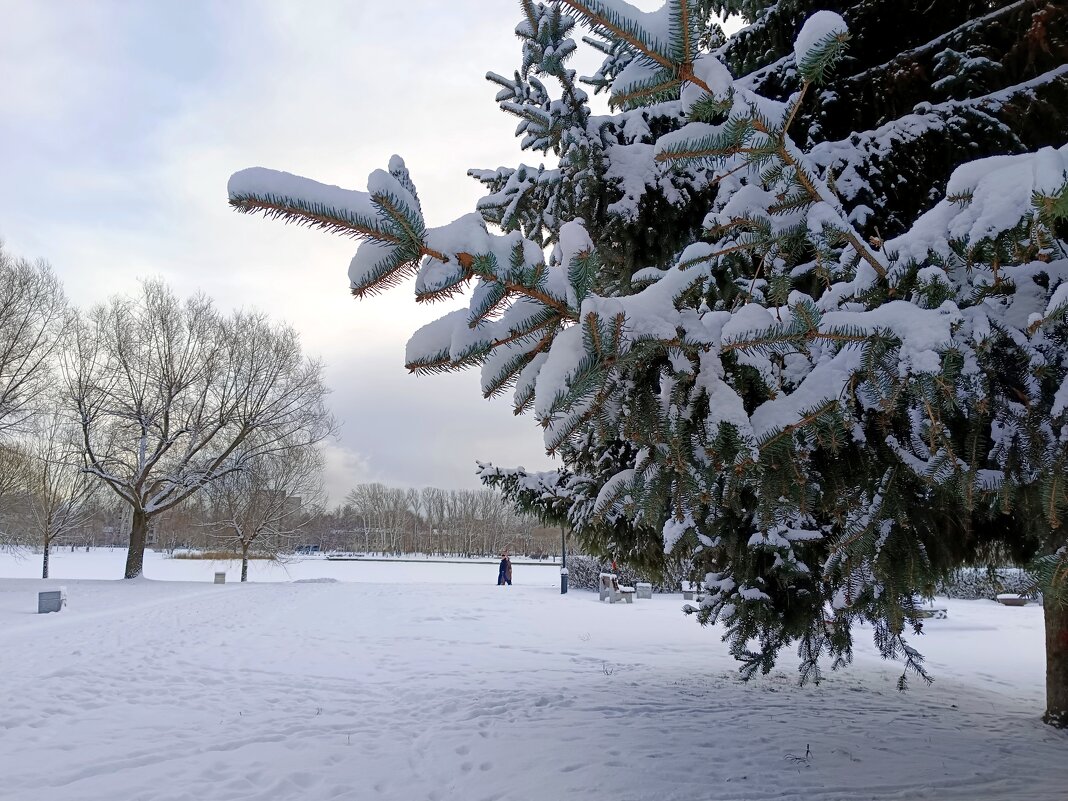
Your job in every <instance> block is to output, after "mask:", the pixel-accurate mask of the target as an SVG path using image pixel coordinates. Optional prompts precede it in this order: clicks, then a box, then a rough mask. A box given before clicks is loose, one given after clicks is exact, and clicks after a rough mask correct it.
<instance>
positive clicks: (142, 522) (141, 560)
mask: <svg viewBox="0 0 1068 801" xmlns="http://www.w3.org/2000/svg"><path fill="white" fill-rule="evenodd" d="M147 538H148V515H147V514H145V513H144V512H142V511H141V510H140V509H134V510H133V522H132V523H131V525H130V548H129V550H128V551H127V552H126V575H125V576H123V578H128V579H132V578H137V577H138V576H140V575H141V574H142V573H143V572H144V569H145V540H146V539H147Z"/></svg>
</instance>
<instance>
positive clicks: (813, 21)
mask: <svg viewBox="0 0 1068 801" xmlns="http://www.w3.org/2000/svg"><path fill="white" fill-rule="evenodd" d="M848 32H849V27H848V26H847V25H846V21H845V20H844V19H842V17H841V16H840V15H838V14H835V13H834V12H833V11H827V10H823V11H817V12H816V13H815V14H813V15H812V16H811V17H809V18H808V19H807V20H805V24H804V25H802V26H801V30H800V31H799V32H798V34H797V38H796V39H795V40H794V62H795V63H797V64H800V63H801V62H802V61H804V60H805V56H807V55H808V54H809V51H811V50H812V49H814V48H815V47H816V45H818V44H820V43H821V42H823V41H824V40H825V39H827V38H828V37H831V36H837V35H839V34H842V33H848Z"/></svg>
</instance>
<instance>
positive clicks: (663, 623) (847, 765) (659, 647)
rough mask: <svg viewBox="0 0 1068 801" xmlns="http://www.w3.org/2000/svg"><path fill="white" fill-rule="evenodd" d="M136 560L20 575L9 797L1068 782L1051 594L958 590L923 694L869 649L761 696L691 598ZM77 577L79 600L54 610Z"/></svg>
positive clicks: (449, 576) (452, 574) (7, 715)
mask: <svg viewBox="0 0 1068 801" xmlns="http://www.w3.org/2000/svg"><path fill="white" fill-rule="evenodd" d="M122 557H123V555H122V554H121V553H119V552H118V551H116V552H115V553H113V554H109V553H108V552H106V551H103V552H93V553H89V554H85V553H83V552H79V553H75V554H71V553H69V552H68V553H61V554H59V555H58V558H57V559H56V561H55V563H54V567H55V573H56V575H57V576H59V577H60V578H58V579H56V580H50V581H47V582H43V581H40V580H37V579H31V578H2V579H0V675H2V676H3V681H2V685H0V799H19V801H22V800H23V799H27V800H28V801H56V800H57V799H63V800H64V801H94V800H96V799H99V800H100V801H104V799H106V800H107V801H133V800H134V799H136V800H137V801H164V800H165V799H166V800H167V801H178V800H179V799H182V800H183V801H186V800H188V801H194V800H195V801H237V800H238V799H241V800H243V801H250V800H251V799H260V800H261V801H283V800H284V799H301V801H316V800H317V799H398V801H400V800H401V799H404V800H405V801H407V800H408V799H433V800H434V801H443V799H463V801H468V800H470V801H480V799H552V800H553V801H556V800H557V799H572V798H575V799H583V800H584V801H586V800H588V799H595V798H604V799H613V801H627V800H628V799H634V801H638V800H639V799H640V800H641V801H646V799H657V801H703V800H707V801H712V800H713V799H714V800H715V801H728V799H736V800H737V801H742V800H743V799H744V800H745V801H753V800H754V799H806V801H829V800H830V799H851V800H859V799H895V801H899V800H900V799H925V800H930V801H934V800H936V799H937V801H942V800H943V799H969V801H971V800H973V799H990V800H991V801H993V800H994V799H997V800H998V801H1002V800H1003V799H1012V798H1027V799H1029V801H1064V799H1065V798H1066V797H1068V789H1066V788H1068V736H1066V735H1065V734H1063V733H1058V732H1056V731H1053V730H1052V729H1050V728H1048V727H1046V726H1043V725H1042V724H1041V723H1040V722H1039V720H1038V717H1039V714H1040V712H1041V706H1042V678H1043V666H1042V621H1041V610H1040V609H1039V608H1038V607H1035V606H1028V607H1023V608H1008V607H1001V606H998V605H996V604H994V603H990V602H983V601H946V602H945V605H946V606H947V607H948V609H949V618H948V619H946V620H936V621H931V623H930V625H929V627H928V628H929V634H928V636H925V637H923V638H922V639H921V640H920V641H919V644H920V646H921V648H922V650H923V651H924V652H925V653H927V654H928V656H929V662H930V666H931V668H932V670H933V672H934V674H935V676H936V683H935V684H934V686H932V687H929V688H928V687H924V686H922V685H921V684H914V687H913V689H912V690H910V691H909V692H908V693H905V694H902V693H898V692H897V691H896V690H895V689H894V680H895V678H896V675H897V671H896V670H894V669H893V667H892V666H886V665H884V664H882V663H881V662H880V661H879V660H878V659H877V658H875V657H874V656H873V654H872V649H871V647H870V646H868V645H865V646H864V648H863V649H862V651H861V653H859V654H858V658H857V663H856V664H855V665H854V666H853V667H852V668H851V669H849V670H848V671H845V672H842V673H838V674H833V675H831V676H830V677H829V680H828V681H826V682H825V683H824V684H823V685H822V686H820V687H806V688H798V687H797V686H796V683H795V679H794V674H793V673H792V670H793V655H792V654H787V655H785V656H784V660H783V669H782V670H780V671H776V672H775V673H773V674H772V675H771V676H769V677H766V678H762V679H759V680H756V681H754V682H752V683H751V684H749V685H743V684H742V683H741V682H740V681H739V680H738V679H737V677H736V672H735V665H734V663H733V662H732V660H730V658H729V657H727V656H726V655H725V653H724V648H723V646H722V645H721V644H720V643H719V641H718V638H717V636H716V633H715V632H712V631H707V630H701V629H700V628H699V627H698V626H696V625H695V624H694V622H693V621H692V620H690V619H688V618H685V617H683V616H682V615H681V614H679V608H680V606H681V599H680V598H679V597H678V596H675V597H670V596H664V597H657V598H654V599H653V600H652V601H637V602H636V603H634V604H633V605H623V604H619V605H615V606H608V605H602V604H600V603H598V601H597V596H596V595H595V594H592V593H587V592H576V591H572V592H571V593H569V594H568V595H566V596H560V595H559V589H558V585H557V582H558V578H557V573H556V570H555V569H553V568H551V567H528V568H524V569H523V570H520V569H519V568H518V567H517V568H516V571H515V578H516V581H517V584H516V585H515V586H513V587H503V588H502V587H496V586H494V585H493V583H492V582H493V581H494V579H495V571H494V569H493V567H492V566H487V565H421V564H412V563H398V564H390V563H380V562H378V563H372V562H368V563H361V562H344V563H329V562H325V561H324V560H307V561H304V562H300V563H296V564H291V565H289V566H288V571H289V574H288V575H286V574H284V573H280V572H277V571H270V570H269V569H267V568H266V566H263V565H257V567H256V568H255V572H254V573H253V575H254V576H255V577H256V578H257V579H267V578H271V579H273V580H272V581H271V582H266V581H264V582H261V583H249V584H246V585H239V584H232V583H231V584H227V585H224V586H217V585H213V584H211V583H210V579H211V574H212V573H213V572H214V570H215V568H216V566H215V565H214V564H212V563H210V562H188V561H178V560H165V559H162V558H158V557H152V558H151V559H149V560H148V562H147V566H146V573H147V575H148V576H149V577H150V579H141V580H137V581H132V582H123V581H103V580H99V578H100V577H103V576H107V577H109V578H110V577H112V576H115V575H117V574H118V573H119V572H120V571H121V566H122ZM36 566H37V565H36V560H27V561H24V562H18V561H14V560H13V559H12V558H11V557H10V556H0V576H13V575H14V576H26V575H32V574H33V572H34V570H33V569H34V568H36ZM265 570H267V572H266V573H265V572H263V571H265ZM78 575H82V576H87V577H96V578H94V579H87V578H75V577H76V576H78ZM231 575H232V574H231ZM183 577H185V578H187V579H191V580H187V581H181V580H180V579H182V578H183ZM319 577H326V578H334V579H338V581H336V582H314V581H311V582H299V583H298V582H295V581H292V580H289V579H292V578H296V579H315V578H319ZM151 578H156V579H162V578H167V579H172V580H169V581H154V580H151ZM61 584H62V585H64V586H66V588H67V592H68V595H69V606H68V608H67V609H66V610H64V611H63V612H62V613H60V614H53V615H36V614H34V612H35V609H36V606H35V604H36V592H37V590H39V589H42V588H45V587H55V586H59V585H61ZM806 748H808V749H809V754H810V756H809V757H808V759H807V760H801V761H796V760H792V759H789V758H787V757H788V755H794V756H797V757H803V756H804V754H805V753H806Z"/></svg>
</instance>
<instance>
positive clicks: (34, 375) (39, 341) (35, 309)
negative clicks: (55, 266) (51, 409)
mask: <svg viewBox="0 0 1068 801" xmlns="http://www.w3.org/2000/svg"><path fill="white" fill-rule="evenodd" d="M69 320H70V310H69V307H68V305H67V300H66V297H65V296H64V294H63V287H62V285H61V284H60V282H59V279H58V278H57V277H56V276H55V275H54V274H53V272H52V270H51V268H50V267H48V265H47V264H45V263H43V262H38V263H36V264H34V263H31V262H29V261H26V260H25V259H15V258H13V257H12V256H10V255H8V254H7V252H5V251H4V249H3V245H2V244H0V435H3V434H5V433H8V432H10V431H11V429H13V428H17V427H18V426H19V425H20V424H22V423H24V422H25V421H26V419H27V417H28V416H29V415H30V414H31V413H32V406H33V401H34V399H35V398H37V397H38V396H39V395H40V393H41V392H42V391H43V390H44V389H45V387H46V385H47V382H48V378H49V373H50V370H49V365H50V360H51V359H52V356H53V355H54V353H55V351H56V347H57V345H58V343H59V341H60V338H61V337H62V334H63V331H64V329H65V327H66V326H67V324H68V322H69Z"/></svg>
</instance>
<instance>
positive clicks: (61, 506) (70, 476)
mask: <svg viewBox="0 0 1068 801" xmlns="http://www.w3.org/2000/svg"><path fill="white" fill-rule="evenodd" d="M31 426H32V427H31V431H30V434H29V435H28V436H27V437H26V439H25V441H26V453H27V454H28V456H29V460H28V468H27V469H28V472H29V479H30V483H29V492H28V493H27V501H28V506H29V512H30V514H29V517H30V522H31V525H32V528H33V534H34V539H35V540H36V542H37V543H38V544H39V545H40V546H41V551H42V560H41V578H48V563H49V558H50V556H51V553H52V547H53V546H55V545H58V544H60V543H62V542H64V541H65V540H66V539H68V538H70V537H71V536H72V535H73V534H74V533H75V532H77V531H79V530H80V529H82V528H84V527H85V526H86V524H87V523H88V522H89V521H90V519H91V518H92V517H93V516H94V514H95V513H96V508H95V507H94V506H93V504H92V502H93V497H94V495H95V493H96V490H97V488H98V487H99V483H98V482H97V481H96V478H95V477H94V476H92V475H90V474H89V473H88V472H87V471H86V470H85V467H86V464H85V455H84V453H83V451H82V449H81V448H80V446H79V441H78V434H79V431H80V429H79V427H78V425H77V423H76V422H75V421H73V420H71V419H70V418H69V417H68V416H65V415H64V414H62V413H61V412H60V411H59V409H58V408H57V404H54V403H53V404H50V408H48V409H47V410H43V411H41V412H40V413H38V414H37V415H35V416H34V419H33V421H32V423H31Z"/></svg>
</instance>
